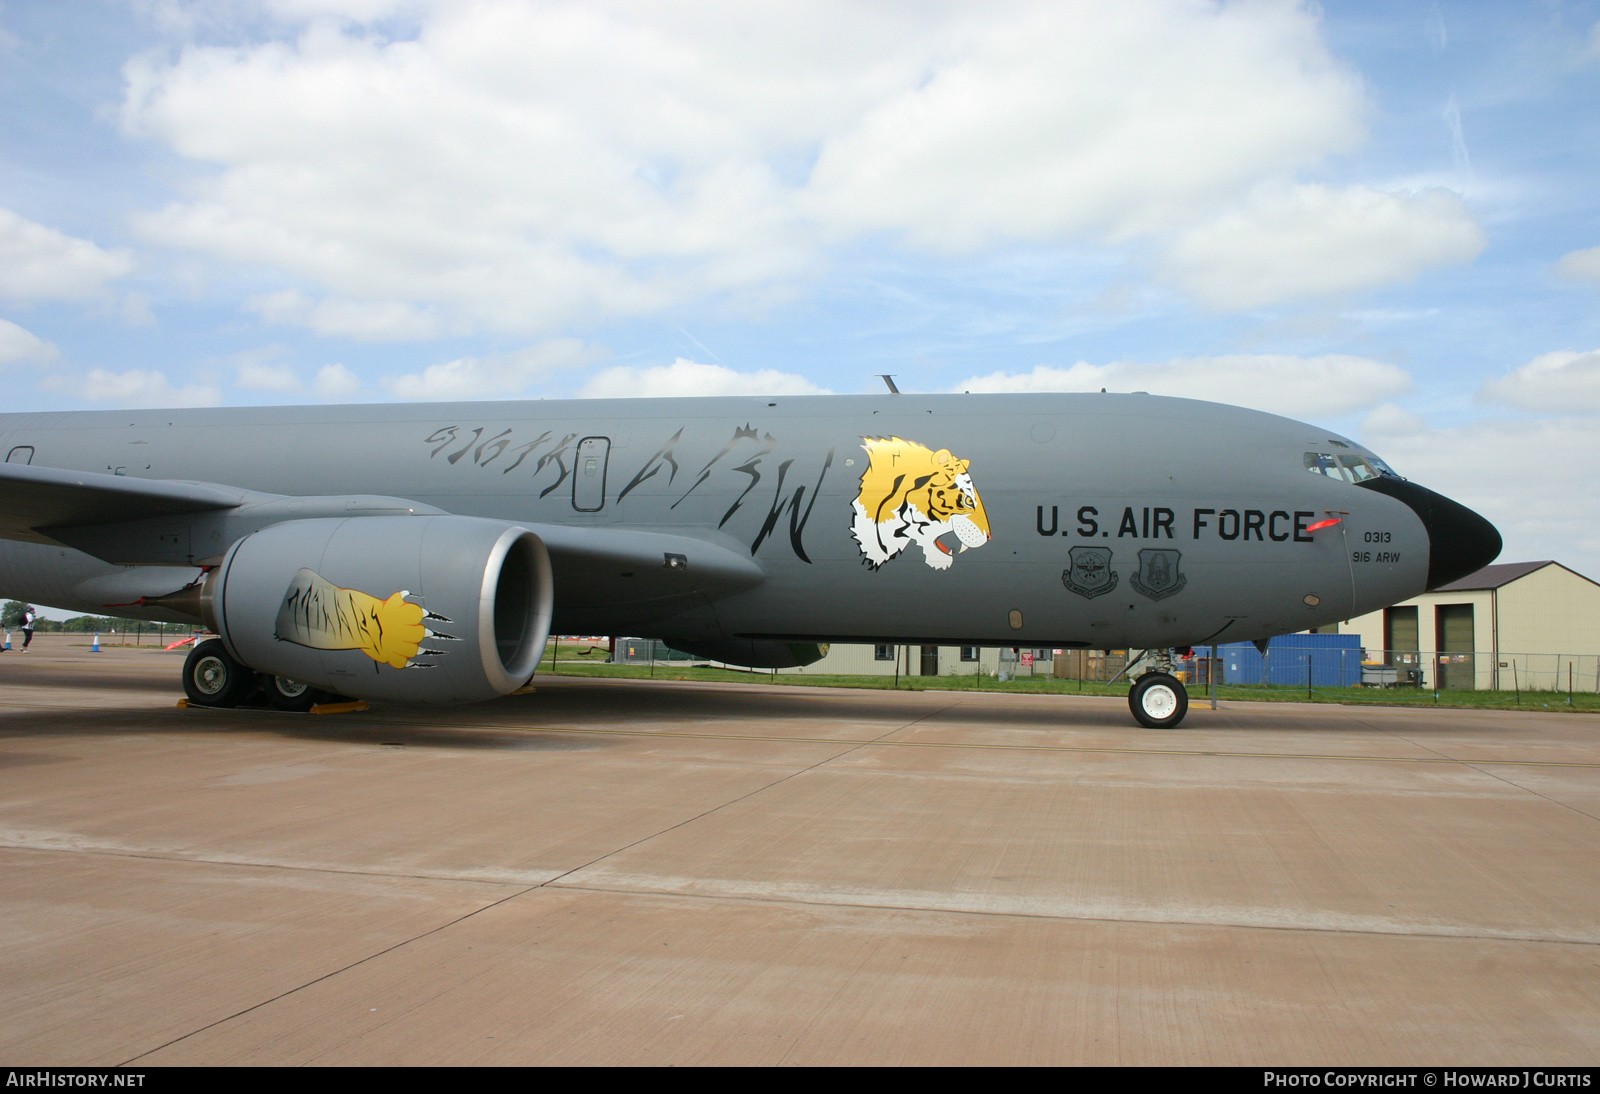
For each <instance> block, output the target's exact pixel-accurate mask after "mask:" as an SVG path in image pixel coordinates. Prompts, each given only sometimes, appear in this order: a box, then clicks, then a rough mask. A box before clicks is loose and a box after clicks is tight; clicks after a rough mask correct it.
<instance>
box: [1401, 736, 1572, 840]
mask: <svg viewBox="0 0 1600 1094" xmlns="http://www.w3.org/2000/svg"><path fill="white" fill-rule="evenodd" d="M1370 728H1374V729H1375V728H1377V727H1376V726H1373V727H1370ZM1383 732H1385V733H1387V734H1388V735H1389V736H1391V737H1393V738H1395V739H1396V740H1398V741H1404V742H1405V743H1406V744H1408V745H1410V746H1411V747H1413V748H1421V749H1426V750H1427V751H1429V752H1432V753H1433V754H1434V755H1435V756H1437V755H1439V754H1440V753H1439V750H1438V749H1436V748H1434V747H1433V746H1432V745H1428V744H1424V743H1423V742H1421V741H1414V740H1412V739H1411V738H1410V737H1407V736H1406V735H1405V734H1403V733H1401V732H1399V731H1398V730H1393V729H1386V730H1384V731H1383ZM1466 766H1467V767H1470V768H1472V770H1474V771H1476V772H1478V773H1479V774H1482V775H1487V776H1489V778H1491V779H1498V780H1499V781H1500V782H1503V783H1505V784H1506V785H1507V786H1513V787H1516V788H1517V789H1518V790H1520V791H1522V792H1523V793H1524V794H1532V795H1533V796H1534V797H1536V798H1539V799H1542V800H1543V801H1547V802H1549V803H1550V804H1551V805H1555V806H1559V807H1561V808H1562V809H1570V810H1571V811H1572V812H1574V813H1576V814H1578V816H1580V817H1588V818H1589V819H1590V820H1592V821H1600V817H1596V816H1595V815H1594V814H1593V813H1590V812H1587V811H1586V810H1583V809H1579V808H1578V807H1577V806H1575V805H1573V804H1571V803H1570V802H1564V801H1558V800H1556V799H1555V798H1552V797H1551V796H1550V795H1548V794H1541V793H1540V792H1539V791H1537V790H1535V789H1533V787H1531V786H1523V785H1522V784H1521V783H1519V782H1517V781H1516V780H1514V779H1510V778H1507V777H1506V776H1505V775H1502V774H1500V773H1499V772H1497V771H1486V770H1484V768H1485V767H1487V766H1488V764H1486V763H1483V762H1481V761H1467V762H1466ZM1523 766H1530V765H1526V764H1524V765H1523Z"/></svg>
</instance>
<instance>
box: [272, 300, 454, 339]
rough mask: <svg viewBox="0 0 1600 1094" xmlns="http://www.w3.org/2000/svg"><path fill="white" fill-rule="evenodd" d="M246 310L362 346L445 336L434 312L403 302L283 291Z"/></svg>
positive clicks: (278, 321) (273, 320) (274, 320)
mask: <svg viewBox="0 0 1600 1094" xmlns="http://www.w3.org/2000/svg"><path fill="white" fill-rule="evenodd" d="M245 307H246V308H248V309H249V310H251V311H253V312H255V313H256V314H258V315H260V316H261V318H263V319H265V320H266V321H267V322H269V323H283V324H288V325H292V326H301V327H309V328H310V329H312V330H314V331H316V332H317V333H318V334H329V335H340V336H343V337H346V338H354V339H356V340H357V341H362V342H401V341H409V340H413V339H425V338H432V337H434V336H435V335H437V334H439V333H441V329H440V323H439V318H438V316H437V315H436V314H434V313H433V311H432V309H429V308H424V307H418V306H416V305H413V304H408V303H406V302H404V301H400V300H350V299H347V298H343V297H324V298H323V299H321V300H313V299H311V298H310V297H308V296H306V295H305V294H304V293H302V292H300V291H299V290H298V289H283V290H280V291H278V292H273V293H264V294H262V295H260V296H253V297H251V298H250V299H249V300H247V301H245Z"/></svg>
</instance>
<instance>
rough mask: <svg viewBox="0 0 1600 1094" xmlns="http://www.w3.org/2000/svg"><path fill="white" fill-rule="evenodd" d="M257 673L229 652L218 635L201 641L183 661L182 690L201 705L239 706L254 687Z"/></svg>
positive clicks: (190, 699)
mask: <svg viewBox="0 0 1600 1094" xmlns="http://www.w3.org/2000/svg"><path fill="white" fill-rule="evenodd" d="M255 687H256V676H255V673H253V672H251V671H250V670H249V669H247V668H245V667H244V666H243V665H241V664H239V662H237V661H235V660H234V659H233V658H232V656H230V655H229V653H228V650H227V647H225V646H224V645H223V644H222V640H221V639H219V638H209V639H207V640H206V641H204V642H199V643H197V644H196V645H195V647H194V649H192V650H190V651H189V656H188V657H186V658H184V661H183V690H184V693H185V694H186V695H188V696H189V702H191V703H194V704H195V705H197V706H202V707H236V706H238V705H239V704H240V703H242V702H244V700H245V699H247V698H249V697H250V693H251V692H252V691H254V690H255Z"/></svg>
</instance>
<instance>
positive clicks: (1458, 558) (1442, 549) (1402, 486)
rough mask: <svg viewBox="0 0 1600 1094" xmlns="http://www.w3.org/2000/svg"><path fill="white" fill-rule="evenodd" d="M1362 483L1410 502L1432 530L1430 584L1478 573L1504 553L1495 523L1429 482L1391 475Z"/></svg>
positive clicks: (1430, 535) (1430, 537)
mask: <svg viewBox="0 0 1600 1094" xmlns="http://www.w3.org/2000/svg"><path fill="white" fill-rule="evenodd" d="M1359 485H1361V486H1364V487H1366V488H1367V489H1369V490H1375V491H1377V492H1378V493H1380V494H1387V495H1388V496H1389V497H1391V498H1394V499H1395V500H1397V501H1403V502H1405V503H1406V504H1407V505H1409V506H1410V507H1411V509H1412V511H1413V512H1415V513H1416V514H1417V516H1418V517H1419V518H1420V519H1421V521H1422V525H1423V527H1424V528H1426V529H1427V530H1428V543H1429V552H1428V588H1429V589H1437V588H1438V587H1439V586H1441V585H1448V584H1450V582H1452V581H1457V580H1460V579H1461V578H1463V577H1466V576H1467V575H1468V574H1471V573H1476V572H1477V571H1479V570H1481V569H1483V568H1484V567H1485V566H1487V565H1489V563H1491V562H1493V561H1494V560H1495V558H1496V557H1497V556H1498V555H1499V554H1500V547H1501V543H1500V533H1499V532H1498V531H1497V530H1496V529H1495V526H1494V525H1492V524H1490V523H1489V522H1488V521H1487V520H1484V519H1483V518H1482V517H1480V516H1479V515H1478V514H1477V513H1474V512H1473V511H1472V510H1471V509H1468V508H1467V507H1466V506H1465V505H1462V504H1461V503H1460V502H1457V501H1451V500H1450V499H1449V498H1447V497H1445V496H1444V495H1443V494H1436V493H1434V492H1433V491H1432V490H1429V489H1428V488H1427V487H1425V486H1418V485H1417V484H1416V483H1414V482H1406V481H1405V480H1404V479H1395V478H1390V477H1388V476H1384V477H1382V478H1377V479H1369V480H1367V481H1366V482H1363V483H1360V484H1359Z"/></svg>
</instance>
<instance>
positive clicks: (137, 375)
mask: <svg viewBox="0 0 1600 1094" xmlns="http://www.w3.org/2000/svg"><path fill="white" fill-rule="evenodd" d="M40 386H41V387H45V388H48V389H51V390H55V391H62V392H65V393H67V394H69V395H75V396H77V397H78V398H80V399H86V400H88V401H89V402H91V403H109V404H111V405H112V406H118V407H157V406H159V407H183V406H216V405H218V404H219V403H221V402H222V391H221V389H219V388H218V387H217V386H216V385H215V384H212V383H198V384H185V385H183V386H182V387H176V386H174V385H173V384H172V382H171V381H169V380H168V379H167V377H166V374H165V373H162V372H158V371H154V370H149V369H137V368H136V369H129V370H128V371H126V372H112V371H110V370H109V369H103V368H97V369H90V370H89V372H88V374H87V375H85V376H82V377H68V376H58V377H52V378H51V379H50V380H48V381H46V382H45V383H44V384H41V385H40Z"/></svg>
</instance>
